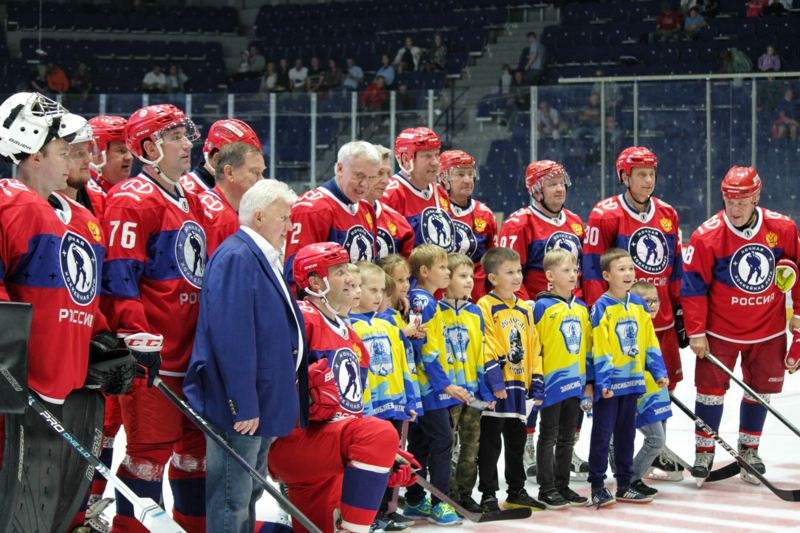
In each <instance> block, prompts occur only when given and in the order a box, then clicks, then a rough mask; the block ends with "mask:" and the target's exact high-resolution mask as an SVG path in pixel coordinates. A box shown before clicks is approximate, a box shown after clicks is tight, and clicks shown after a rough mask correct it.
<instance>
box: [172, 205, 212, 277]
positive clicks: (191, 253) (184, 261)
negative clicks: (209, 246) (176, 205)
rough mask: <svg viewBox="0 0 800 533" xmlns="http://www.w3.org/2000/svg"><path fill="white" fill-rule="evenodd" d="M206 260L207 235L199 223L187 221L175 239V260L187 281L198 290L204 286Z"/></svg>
mask: <svg viewBox="0 0 800 533" xmlns="http://www.w3.org/2000/svg"><path fill="white" fill-rule="evenodd" d="M206 259H207V258H206V234H205V233H204V232H203V228H201V227H200V225H199V224H198V223H197V222H193V221H191V220H187V221H186V222H184V223H183V226H181V229H180V231H178V236H177V238H176V239H175V260H176V261H177V262H178V268H180V271H181V274H182V275H183V277H184V278H186V281H188V282H189V283H191V284H192V285H194V286H195V287H197V288H198V289H199V288H201V287H202V285H203V272H204V271H205V268H206Z"/></svg>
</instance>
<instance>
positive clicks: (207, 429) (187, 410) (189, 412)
mask: <svg viewBox="0 0 800 533" xmlns="http://www.w3.org/2000/svg"><path fill="white" fill-rule="evenodd" d="M153 386H154V387H157V388H158V390H160V391H161V392H163V393H164V395H165V396H166V397H167V398H169V400H170V401H171V402H172V403H174V404H175V407H177V408H178V409H180V411H181V412H182V413H183V414H185V415H186V416H187V417H189V419H190V420H191V421H192V422H194V424H195V425H196V426H197V427H198V428H199V429H200V431H202V432H203V433H205V434H206V436H208V438H210V439H211V440H213V441H214V442H215V443H216V444H217V446H219V447H220V448H222V451H224V452H225V453H227V454H228V455H230V456H231V458H232V459H233V460H234V461H236V463H238V465H239V466H241V467H242V468H243V469H244V470H245V472H247V473H248V474H250V477H252V478H253V479H254V480H255V481H256V483H258V484H259V485H261V486H262V487H263V488H264V490H265V491H267V492H268V493H269V495H270V496H272V497H273V498H274V499H275V501H277V502H278V505H280V506H281V507H282V508H283V510H284V511H286V512H287V513H289V514H290V515H292V516H293V517H294V518H295V519H296V520H297V521H298V522H300V523H301V524H302V525H303V527H305V528H306V529H308V530H309V531H310V532H311V533H322V532H321V531H320V529H319V528H318V527H317V526H315V525H314V523H313V522H312V521H311V520H309V519H308V518H306V517H305V515H303V513H301V512H300V511H299V510H298V509H297V507H295V506H294V505H292V503H291V502H289V500H288V499H287V498H286V497H285V496H284V495H283V494H281V492H280V491H279V490H278V489H276V488H275V487H273V486H272V485H271V484H270V483H269V482H268V481H267V480H266V479H265V478H264V476H262V475H261V474H260V473H258V471H257V470H256V469H255V468H253V467H252V466H250V464H249V463H248V462H247V461H245V460H244V458H243V457H242V456H241V455H239V454H238V453H236V452H235V451H234V450H233V448H231V447H230V446H229V445H228V443H227V442H225V440H224V439H223V438H222V437H220V436H219V435H217V433H216V432H215V431H214V430H213V429H212V428H211V426H209V425H208V422H206V421H205V420H203V418H202V417H201V416H200V415H198V414H197V413H195V412H194V410H193V409H192V408H191V407H189V404H188V403H186V402H185V401H183V400H182V399H181V398H180V396H178V395H177V394H175V392H173V390H172V389H170V388H169V387H168V386H167V384H166V383H164V382H163V381H161V379H160V378H158V377H156V378H155V380H153Z"/></svg>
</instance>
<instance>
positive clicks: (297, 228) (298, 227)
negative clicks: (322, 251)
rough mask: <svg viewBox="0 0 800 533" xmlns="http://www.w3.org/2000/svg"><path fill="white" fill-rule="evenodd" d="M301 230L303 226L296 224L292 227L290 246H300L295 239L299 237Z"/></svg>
mask: <svg viewBox="0 0 800 533" xmlns="http://www.w3.org/2000/svg"><path fill="white" fill-rule="evenodd" d="M302 230H303V225H302V224H301V223H299V222H297V223H296V224H295V225H294V226H292V240H291V241H290V242H291V243H292V244H300V241H298V240H297V238H298V237H299V236H300V232H301V231H302Z"/></svg>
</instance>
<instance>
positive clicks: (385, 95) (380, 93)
mask: <svg viewBox="0 0 800 533" xmlns="http://www.w3.org/2000/svg"><path fill="white" fill-rule="evenodd" d="M361 105H362V107H363V108H364V111H365V112H367V113H372V112H376V111H388V110H389V91H387V90H386V79H385V78H384V77H383V76H378V77H377V78H375V81H373V82H372V83H370V84H369V85H367V88H366V89H364V94H363V95H361ZM380 125H381V117H380V116H377V117H375V129H378V128H379V127H380Z"/></svg>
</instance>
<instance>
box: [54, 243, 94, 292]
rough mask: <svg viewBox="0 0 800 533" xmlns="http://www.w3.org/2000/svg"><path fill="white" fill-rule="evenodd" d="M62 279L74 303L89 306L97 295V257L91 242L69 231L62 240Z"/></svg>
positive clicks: (60, 255)
mask: <svg viewBox="0 0 800 533" xmlns="http://www.w3.org/2000/svg"><path fill="white" fill-rule="evenodd" d="M58 255H59V259H60V263H61V277H62V278H64V284H65V285H66V286H67V290H68V291H69V295H70V297H71V298H72V301H73V302H75V303H76V304H78V305H89V304H90V303H92V300H94V297H95V296H96V295H97V257H96V256H95V255H94V250H92V247H91V245H90V244H89V242H88V241H87V240H86V239H84V238H83V237H81V236H80V235H77V234H75V233H72V232H71V231H68V232H66V233H65V234H64V237H62V238H61V248H60V249H59V253H58Z"/></svg>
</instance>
